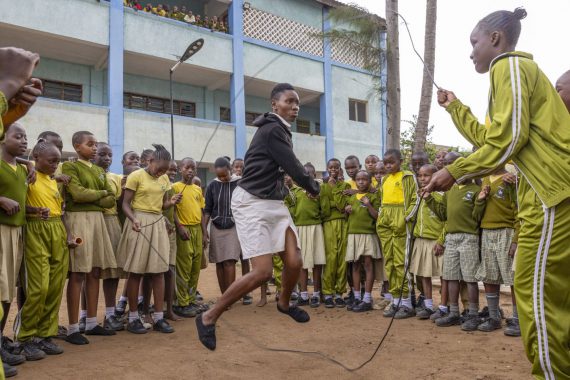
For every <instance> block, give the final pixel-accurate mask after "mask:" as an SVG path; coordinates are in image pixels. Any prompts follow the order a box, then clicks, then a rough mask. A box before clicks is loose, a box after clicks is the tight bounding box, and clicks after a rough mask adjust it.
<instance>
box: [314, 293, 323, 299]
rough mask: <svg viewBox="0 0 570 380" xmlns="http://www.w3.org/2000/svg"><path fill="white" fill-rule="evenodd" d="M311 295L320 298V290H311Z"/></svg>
mask: <svg viewBox="0 0 570 380" xmlns="http://www.w3.org/2000/svg"><path fill="white" fill-rule="evenodd" d="M313 297H319V298H321V292H313Z"/></svg>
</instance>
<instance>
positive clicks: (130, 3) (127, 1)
mask: <svg viewBox="0 0 570 380" xmlns="http://www.w3.org/2000/svg"><path fill="white" fill-rule="evenodd" d="M123 5H124V6H125V7H127V8H132V9H134V10H137V11H143V12H146V13H151V14H153V15H157V16H160V17H166V18H171V19H173V20H178V21H182V22H185V23H188V24H192V25H196V26H200V27H202V28H208V29H210V30H213V31H216V32H222V33H228V32H229V30H228V24H227V20H226V21H224V20H222V19H221V18H219V17H218V16H212V17H208V16H204V18H202V16H201V15H198V14H197V15H194V13H193V12H192V11H191V10H188V9H187V8H186V6H185V5H183V6H181V7H179V6H177V5H173V6H172V9H171V8H170V7H169V6H168V4H157V5H156V6H153V5H152V4H151V3H148V4H147V5H146V6H144V7H143V5H142V4H141V2H140V1H138V0H123Z"/></svg>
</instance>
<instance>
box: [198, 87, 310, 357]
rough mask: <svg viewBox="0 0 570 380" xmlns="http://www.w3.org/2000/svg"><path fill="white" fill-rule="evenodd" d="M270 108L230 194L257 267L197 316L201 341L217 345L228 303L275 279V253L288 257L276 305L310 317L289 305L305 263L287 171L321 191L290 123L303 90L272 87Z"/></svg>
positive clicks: (259, 120) (296, 315)
mask: <svg viewBox="0 0 570 380" xmlns="http://www.w3.org/2000/svg"><path fill="white" fill-rule="evenodd" d="M271 107H272V111H273V112H270V113H266V114H264V115H263V116H262V117H259V118H257V119H256V121H255V122H254V124H255V125H256V126H257V127H258V128H257V131H256V133H255V136H254V137H253V140H252V142H251V144H250V146H249V149H248V151H247V153H246V156H245V170H244V174H243V177H242V179H241V181H240V183H239V186H238V188H237V189H236V190H235V191H234V194H233V198H232V212H233V215H234V218H235V222H236V227H237V231H238V237H239V240H240V244H241V247H242V251H243V256H244V258H248V259H249V258H251V260H252V264H253V270H252V271H251V272H249V273H248V274H247V275H246V276H244V277H241V278H239V279H238V280H236V281H235V282H234V283H233V284H232V285H231V286H230V287H229V288H228V289H227V290H226V292H225V293H224V294H223V295H222V297H221V298H220V299H219V300H218V302H216V304H215V305H214V306H213V307H212V308H211V309H210V310H208V311H206V312H205V313H203V314H201V315H199V316H198V317H197V318H196V328H197V330H198V337H199V339H200V342H201V343H202V344H203V345H204V346H205V347H207V348H208V349H210V350H214V349H215V348H216V327H215V323H216V321H217V320H218V318H219V317H220V316H221V315H222V313H223V312H225V311H226V310H227V308H228V306H230V305H232V304H233V303H234V302H236V301H237V300H238V299H240V298H241V297H243V296H244V295H245V294H247V293H249V292H250V291H252V290H253V289H255V288H257V287H258V286H260V285H261V284H262V283H264V282H266V281H268V280H269V279H270V278H271V269H272V262H273V261H272V257H273V255H275V254H276V253H278V254H279V255H280V256H281V258H282V259H283V261H284V267H283V284H282V289H281V296H280V298H279V301H278V302H277V310H278V311H279V312H280V313H283V314H286V315H288V316H290V317H291V318H293V319H294V320H295V321H296V322H299V323H304V322H308V321H309V319H310V316H309V314H308V313H307V312H306V311H304V310H303V309H302V308H299V307H297V306H291V305H290V304H289V301H290V295H291V292H292V291H293V287H294V286H295V284H296V283H297V280H298V278H299V273H300V270H301V266H302V260H301V252H300V250H299V238H298V236H297V233H296V231H295V225H294V224H293V221H292V219H291V216H290V215H289V212H288V211H287V208H286V207H285V205H284V204H283V199H284V198H285V196H286V195H287V191H286V189H285V186H284V184H283V177H284V173H288V174H289V175H290V176H291V177H292V178H293V180H294V181H295V182H296V183H297V184H298V185H300V186H301V187H303V188H304V189H306V190H307V191H309V193H311V194H312V195H313V196H317V195H318V194H319V192H320V187H319V184H318V182H316V181H315V180H314V179H313V178H311V176H309V174H308V173H307V172H306V171H305V170H304V168H303V166H302V165H301V164H300V162H299V160H298V159H297V158H296V157H295V153H294V152H293V143H292V140H291V138H292V134H291V124H290V123H293V122H295V120H296V119H297V116H298V114H299V95H298V94H297V92H296V91H295V88H294V87H293V86H291V85H290V84H287V83H280V84H277V85H276V86H275V87H274V88H273V90H272V91H271Z"/></svg>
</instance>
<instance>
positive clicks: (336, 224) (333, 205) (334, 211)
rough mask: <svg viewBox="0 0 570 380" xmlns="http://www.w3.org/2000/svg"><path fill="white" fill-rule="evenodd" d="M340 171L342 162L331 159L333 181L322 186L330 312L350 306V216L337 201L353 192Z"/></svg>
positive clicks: (325, 283)
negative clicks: (345, 297)
mask: <svg viewBox="0 0 570 380" xmlns="http://www.w3.org/2000/svg"><path fill="white" fill-rule="evenodd" d="M340 169H341V167H340V161H339V160H338V159H336V158H331V159H330V160H329V161H328V163H327V171H328V173H329V179H328V181H327V183H323V184H321V194H320V197H321V207H322V214H323V230H324V235H325V255H326V264H325V268H324V273H323V294H324V296H325V307H327V308H333V307H335V306H336V307H345V306H346V304H345V302H344V300H343V299H342V294H343V293H344V292H345V290H346V261H345V255H346V238H347V225H346V214H345V213H344V210H343V209H342V207H340V205H338V204H337V202H336V200H335V199H336V198H338V196H340V195H342V192H343V191H344V190H347V189H350V185H349V184H348V183H346V182H344V181H342V180H340V179H339V175H340ZM335 195H336V198H335ZM333 297H334V299H333Z"/></svg>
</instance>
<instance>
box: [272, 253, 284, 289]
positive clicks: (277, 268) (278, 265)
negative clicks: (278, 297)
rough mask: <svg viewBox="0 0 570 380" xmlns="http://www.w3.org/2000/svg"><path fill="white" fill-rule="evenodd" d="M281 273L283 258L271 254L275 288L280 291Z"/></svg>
mask: <svg viewBox="0 0 570 380" xmlns="http://www.w3.org/2000/svg"><path fill="white" fill-rule="evenodd" d="M282 275H283V260H281V256H279V255H273V276H274V278H275V290H276V291H278V292H280V291H281V276H282Z"/></svg>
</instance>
